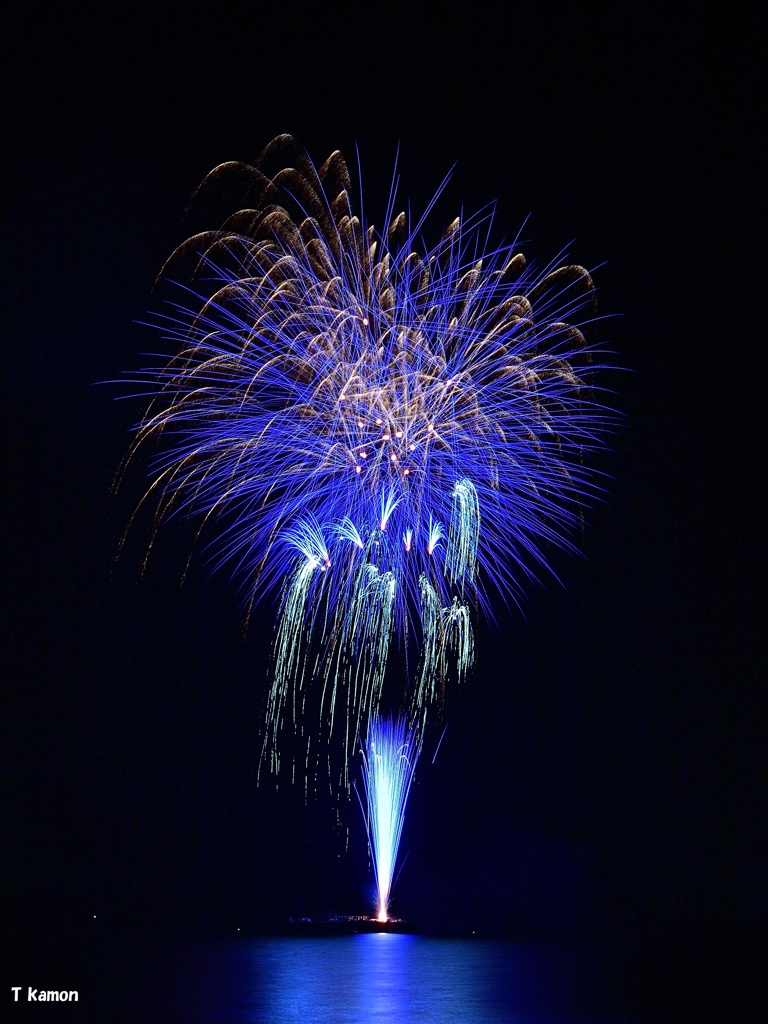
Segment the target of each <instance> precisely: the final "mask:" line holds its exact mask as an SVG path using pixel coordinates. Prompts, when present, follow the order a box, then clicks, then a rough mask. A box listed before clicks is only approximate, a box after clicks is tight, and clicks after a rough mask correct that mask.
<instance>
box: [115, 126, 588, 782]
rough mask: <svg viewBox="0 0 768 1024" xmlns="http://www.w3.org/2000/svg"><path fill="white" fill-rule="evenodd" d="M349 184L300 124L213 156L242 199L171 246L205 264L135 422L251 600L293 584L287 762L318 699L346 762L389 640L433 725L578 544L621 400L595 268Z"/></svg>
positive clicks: (201, 195) (169, 327)
mask: <svg viewBox="0 0 768 1024" xmlns="http://www.w3.org/2000/svg"><path fill="white" fill-rule="evenodd" d="M275 166H276V167H277V168H278V169H277V171H276V173H271V171H270V168H272V167H275ZM351 193H352V186H351V181H350V176H349V173H348V170H347V166H346V164H345V162H344V160H343V158H342V157H341V155H340V154H339V153H334V154H332V155H331V156H330V157H329V158H328V160H327V161H326V162H325V163H324V164H323V165H322V166H321V167H320V168H319V169H317V168H316V167H315V166H314V165H313V164H312V162H311V161H310V159H309V158H308V157H307V155H306V153H305V152H304V151H303V150H302V149H301V148H300V147H298V146H297V145H296V143H295V142H294V141H293V140H291V139H290V138H288V137H286V136H283V137H280V138H279V139H276V140H275V141H274V142H273V143H271V144H270V146H268V147H267V149H266V150H265V151H264V153H263V154H262V156H261V158H260V159H259V161H258V162H257V164H256V165H255V166H250V165H245V164H238V163H228V164H223V165H221V166H220V167H217V168H216V169H215V170H213V171H212V172H211V173H210V174H209V175H208V177H207V178H206V179H205V181H204V182H203V183H202V185H201V186H200V188H199V189H198V192H197V193H196V196H195V205H197V206H199V205H200V204H201V203H204V202H206V201H207V200H208V199H210V198H211V197H212V196H219V197H225V198H226V197H228V196H231V195H232V194H238V195H239V196H241V197H242V204H243V205H242V208H240V207H238V208H236V209H235V212H234V213H232V214H231V215H230V216H229V217H228V218H227V219H226V220H225V221H224V223H223V225H222V226H221V227H220V228H218V229H216V230H212V231H206V232H203V233H201V234H197V235H194V236H193V237H191V238H190V239H188V240H187V241H186V242H185V243H184V244H183V245H182V246H181V247H180V248H179V249H178V250H177V251H176V252H175V253H174V254H173V256H172V257H171V259H170V260H169V261H168V263H167V264H166V266H165V267H164V268H163V272H162V275H161V277H162V278H164V279H166V280H169V281H175V282H177V283H178V282H181V285H182V288H183V291H182V294H183V298H182V299H181V300H180V301H179V302H178V303H177V304H175V305H174V307H173V311H172V312H171V313H170V314H169V315H168V316H167V317H164V318H163V320H162V326H163V327H164V329H165V334H166V337H167V338H169V339H170V341H171V342H172V343H173V344H174V346H175V347H176V349H177V351H178V355H177V356H175V357H174V358H173V359H171V361H170V362H168V363H167V364H166V365H164V366H162V367H160V368H155V369H151V370H149V371H146V374H147V375H148V376H145V378H144V379H145V382H146V383H147V384H148V386H149V388H150V390H151V391H152V393H153V398H152V401H151V404H150V406H149V408H148V410H147V413H146V415H145V417H144V419H143V421H142V422H141V424H140V425H139V427H138V430H137V437H136V441H135V446H134V450H135V448H146V447H148V446H152V447H153V448H154V449H155V450H156V451H157V453H158V454H156V456H155V461H154V463H153V464H152V465H153V480H152V483H151V485H150V487H149V490H148V492H147V495H146V497H145V499H144V500H145V502H146V503H149V504H151V505H152V506H153V507H154V510H155V519H154V521H155V524H156V526H157V525H159V524H160V523H162V522H164V521H165V520H167V519H168V518H169V517H171V516H172V515H177V514H180V515H183V516H188V517H193V518H196V519H197V520H198V521H199V523H200V530H201V532H205V531H207V530H208V528H209V527H210V528H211V530H212V534H213V536H214V538H215V543H216V551H217V558H218V560H219V561H220V562H222V563H223V562H227V563H229V564H230V565H231V566H234V569H235V571H236V573H237V574H238V575H239V577H240V578H241V580H242V581H243V586H244V588H245V590H246V593H247V604H248V609H249V613H250V610H251V608H252V606H253V602H254V601H255V600H256V599H258V598H259V597H261V596H263V595H264V594H266V593H268V592H270V591H271V592H272V593H273V594H275V595H276V596H277V599H278V600H279V615H278V621H277V629H276V637H275V645H274V650H275V667H274V675H273V683H272V687H271V691H270V694H269V698H268V711H267V728H266V731H265V744H264V751H265V756H266V758H267V760H268V761H269V762H270V764H271V767H272V768H273V769H274V770H275V771H278V770H279V769H280V750H281V744H280V742H279V740H280V736H281V735H282V734H283V731H284V730H286V729H288V730H292V731H293V730H298V731H299V732H301V731H302V730H303V729H304V728H305V727H304V725H303V723H304V721H305V720H306V718H307V716H308V715H310V714H311V716H312V719H313V721H312V722H311V724H310V725H309V726H308V727H307V728H306V732H305V735H306V742H307V743H310V744H311V742H312V739H313V737H315V736H319V735H321V734H322V735H324V736H326V737H327V738H329V737H330V736H331V735H332V734H334V733H335V732H337V733H339V734H340V735H341V736H342V737H343V748H344V757H343V760H342V764H343V766H344V767H343V769H342V774H343V777H344V780H345V781H346V783H347V785H348V774H347V773H348V769H347V767H346V766H347V764H348V763H349V760H350V755H351V754H352V753H353V751H354V750H355V749H356V744H357V742H358V737H359V735H360V733H361V729H362V727H364V724H365V723H366V721H368V720H369V718H370V716H371V715H372V714H375V713H376V712H377V710H378V709H379V707H380V706H381V704H382V700H383V694H384V686H385V678H386V674H387V665H388V659H389V654H390V651H391V650H392V649H393V648H394V647H395V646H398V647H399V648H400V650H401V651H402V652H404V659H403V660H402V661H401V662H400V664H405V665H406V666H407V667H406V676H407V681H406V682H405V683H404V684H402V683H400V684H398V685H399V687H400V696H399V697H398V698H397V702H398V704H399V706H400V707H401V708H402V709H403V711H404V712H405V713H406V714H407V716H408V720H409V721H410V722H411V724H412V726H413V727H414V728H417V729H419V730H423V728H424V724H425V722H426V716H427V713H428V710H429V708H431V707H433V706H434V705H435V704H438V705H439V704H440V703H441V702H442V697H443V688H444V684H445V680H446V677H447V675H448V674H449V673H450V672H455V673H456V675H458V677H459V678H461V677H462V676H463V675H464V674H466V672H467V670H468V668H469V667H470V665H471V663H472V659H473V634H472V622H473V619H474V618H475V617H476V615H477V614H479V613H482V612H484V611H487V610H488V607H489V594H490V593H491V592H492V591H494V590H496V591H500V592H502V594H504V595H505V597H507V598H512V599H513V600H517V596H518V594H519V592H520V590H521V588H522V585H523V584H524V583H525V582H526V580H527V579H528V578H530V577H531V576H532V575H534V574H535V573H536V571H537V567H538V568H541V567H543V566H545V565H546V554H545V551H546V548H548V547H549V546H551V545H553V544H554V545H560V546H569V544H570V541H569V537H571V536H572V534H573V530H574V528H577V527H578V524H579V519H580V515H581V507H582V504H583V501H584V499H585V497H586V496H588V494H589V492H590V490H591V489H592V487H591V483H590V480H591V478H590V475H589V474H588V471H587V470H586V469H585V466H584V460H585V455H586V454H588V453H589V452H590V450H591V449H593V448H594V447H596V445H597V443H598V441H597V437H598V435H599V434H600V432H601V428H602V427H603V426H604V424H605V421H606V414H605V410H604V409H603V407H602V406H601V404H600V403H599V402H598V401H596V400H595V398H594V393H593V391H592V390H591V380H592V375H593V372H594V370H595V365H594V362H593V358H592V354H591V352H590V348H589V346H588V345H587V344H586V342H585V339H584V336H583V334H582V332H581V330H580V328H579V327H578V326H576V325H575V323H576V322H577V321H579V320H581V321H582V323H583V321H584V320H585V319H589V318H590V317H592V316H593V315H594V299H593V286H592V281H591V278H590V275H589V274H588V272H587V271H586V270H585V269H584V268H582V267H579V266H557V265H556V264H553V265H552V266H549V267H547V268H545V269H544V270H543V271H540V272H537V271H529V270H527V269H526V261H525V258H524V257H523V255H522V254H521V253H520V252H519V251H518V250H517V247H516V246H514V245H513V246H505V247H501V248H496V249H492V248H491V249H489V247H488V244H487V239H488V234H489V230H490V220H491V218H490V216H489V215H487V214H486V215H481V216H478V217H475V218H470V219H469V220H468V221H467V222H465V223H462V222H461V221H460V220H459V219H456V220H454V221H453V222H452V223H450V224H449V225H448V227H447V228H446V230H445V231H444V232H443V234H442V236H441V237H440V239H439V241H438V242H437V244H436V245H433V246H431V247H430V246H425V245H424V244H422V242H421V240H420V239H421V237H422V233H423V230H424V218H422V220H419V221H418V222H415V223H414V222H412V221H411V220H410V219H409V217H407V216H406V215H405V214H403V213H397V214H396V213H395V206H394V202H395V200H394V189H393V197H392V198H391V199H390V202H389V205H388V208H387V210H386V213H385V217H384V226H385V229H384V231H382V232H378V231H377V230H376V229H375V228H374V227H373V226H369V225H368V224H367V223H366V222H365V220H364V219H363V216H362V214H358V213H356V212H355V209H354V206H353V202H352V199H351V198H350V197H351ZM153 537H154V532H153ZM150 547H151V544H150ZM318 726H319V728H318ZM319 758H320V755H319V754H318V759H319Z"/></svg>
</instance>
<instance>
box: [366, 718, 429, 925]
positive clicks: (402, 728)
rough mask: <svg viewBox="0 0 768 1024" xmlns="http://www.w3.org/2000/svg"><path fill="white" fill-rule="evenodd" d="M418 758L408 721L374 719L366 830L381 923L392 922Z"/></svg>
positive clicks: (369, 745) (368, 751) (368, 742)
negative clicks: (391, 900) (396, 874)
mask: <svg viewBox="0 0 768 1024" xmlns="http://www.w3.org/2000/svg"><path fill="white" fill-rule="evenodd" d="M418 756H419V744H418V742H417V740H416V737H415V735H414V733H413V731H412V730H410V729H409V728H408V726H407V724H406V722H405V720H404V719H402V718H399V719H397V720H396V721H392V719H382V718H378V717H376V718H373V719H371V722H370V724H369V726H368V738H367V740H366V742H365V746H364V748H363V780H364V782H365V795H366V800H367V811H366V827H367V829H368V842H369V844H370V849H371V859H372V860H373V870H374V873H375V875H376V889H377V893H378V916H377V920H378V921H380V922H381V923H382V924H384V923H386V922H387V921H388V920H389V918H388V915H387V909H388V906H389V894H390V891H391V889H392V882H393V880H394V870H395V862H396V860H397V851H398V847H399V846H400V837H401V835H402V832H403V819H404V817H405V806H406V804H407V803H408V793H409V792H410V789H411V783H412V782H413V774H414V771H415V769H416V761H417V760H418Z"/></svg>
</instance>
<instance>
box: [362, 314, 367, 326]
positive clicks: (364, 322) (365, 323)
mask: <svg viewBox="0 0 768 1024" xmlns="http://www.w3.org/2000/svg"><path fill="white" fill-rule="evenodd" d="M367 326H368V317H367V316H364V317H363V327H367Z"/></svg>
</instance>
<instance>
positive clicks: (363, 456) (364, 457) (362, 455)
mask: <svg viewBox="0 0 768 1024" xmlns="http://www.w3.org/2000/svg"><path fill="white" fill-rule="evenodd" d="M360 458H361V459H367V458H368V452H360Z"/></svg>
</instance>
